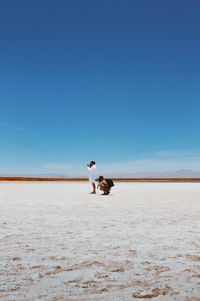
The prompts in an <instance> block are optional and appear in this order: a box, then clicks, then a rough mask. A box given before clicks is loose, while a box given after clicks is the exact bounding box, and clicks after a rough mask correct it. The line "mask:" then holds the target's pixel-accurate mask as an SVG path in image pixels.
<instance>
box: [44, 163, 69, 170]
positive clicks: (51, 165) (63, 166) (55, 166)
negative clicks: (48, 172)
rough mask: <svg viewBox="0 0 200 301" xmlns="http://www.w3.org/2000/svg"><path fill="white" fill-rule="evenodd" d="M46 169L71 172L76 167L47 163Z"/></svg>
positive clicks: (66, 164)
mask: <svg viewBox="0 0 200 301" xmlns="http://www.w3.org/2000/svg"><path fill="white" fill-rule="evenodd" d="M44 167H45V168H48V169H57V170H66V171H67V170H69V169H73V168H74V166H73V165H71V164H68V163H47V164H45V165H44Z"/></svg>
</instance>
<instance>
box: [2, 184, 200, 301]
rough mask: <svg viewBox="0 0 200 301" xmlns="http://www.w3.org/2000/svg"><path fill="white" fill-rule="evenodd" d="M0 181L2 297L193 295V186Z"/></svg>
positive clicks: (197, 279) (197, 293)
mask: <svg viewBox="0 0 200 301" xmlns="http://www.w3.org/2000/svg"><path fill="white" fill-rule="evenodd" d="M89 191H90V184H89V183H84V182H83V183H81V182H80V183H79V182H76V183H46V182H45V183H28V182H27V183H26V182H25V183H5V182H4V183H3V182H1V183H0V209H1V211H0V225H1V228H0V300H3V301H8V300H9V301H11V300H20V301H21V300H28V301H32V300H34V301H35V300H45V301H47V300H48V301H55V300H78V301H79V300H109V301H112V300H113V301H117V300H143V299H145V300H163V301H165V300H167V301H168V300H180V301H182V300H183V301H190V300H194V301H197V300H200V183H116V186H115V187H114V189H113V191H112V194H111V195H109V196H101V195H100V194H99V192H98V194H97V195H90V194H89V193H88V192H89Z"/></svg>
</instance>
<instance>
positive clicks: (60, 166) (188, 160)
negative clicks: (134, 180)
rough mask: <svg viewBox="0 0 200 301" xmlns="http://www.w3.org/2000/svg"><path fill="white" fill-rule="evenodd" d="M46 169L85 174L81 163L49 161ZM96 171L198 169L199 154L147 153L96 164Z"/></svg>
mask: <svg viewBox="0 0 200 301" xmlns="http://www.w3.org/2000/svg"><path fill="white" fill-rule="evenodd" d="M45 167H46V168H48V169H57V170H64V171H66V172H70V174H78V173H80V174H86V173H87V170H86V168H84V166H83V164H68V163H49V164H45ZM97 167H98V172H99V173H101V174H106V173H112V174H113V173H120V174H126V173H137V172H167V171H178V170H183V169H187V170H193V171H200V156H198V153H197V152H180V151H179V152H177V151H162V152H159V151H158V152H155V153H154V155H153V156H152V153H151V154H149V158H148V159H146V158H145V159H138V160H132V161H128V162H127V161H124V162H112V163H103V164H98V160H97Z"/></svg>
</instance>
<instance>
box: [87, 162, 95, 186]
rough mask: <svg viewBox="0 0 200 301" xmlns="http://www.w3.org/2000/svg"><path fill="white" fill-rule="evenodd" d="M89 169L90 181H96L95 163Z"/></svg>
mask: <svg viewBox="0 0 200 301" xmlns="http://www.w3.org/2000/svg"><path fill="white" fill-rule="evenodd" d="M88 171H89V181H90V182H91V183H95V179H96V178H97V171H96V165H93V166H92V167H88Z"/></svg>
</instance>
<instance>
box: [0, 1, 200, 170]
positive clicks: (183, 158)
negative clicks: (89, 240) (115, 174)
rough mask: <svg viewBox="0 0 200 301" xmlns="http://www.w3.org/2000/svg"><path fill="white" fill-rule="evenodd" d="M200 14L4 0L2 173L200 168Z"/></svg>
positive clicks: (0, 30)
mask: <svg viewBox="0 0 200 301" xmlns="http://www.w3.org/2000/svg"><path fill="white" fill-rule="evenodd" d="M199 11H200V2H199V1H198V0H191V1H185V0H182V1H174V0H168V1H160V0H153V1H149V0H140V1H138V0H137V1H136V0H125V1H117V0H115V1H111V0H106V1H104V0H103V1H95V0H93V1H92V0H90V1H89V0H85V1H82V0H73V1H65V0H57V1H55V0H54V1H52V0H42V1H41V0H29V1H27V0H6V1H1V3H0V41H1V47H0V85H1V88H0V102H1V109H0V173H63V174H79V173H80V174H83V173H84V172H85V164H86V163H87V162H88V161H89V160H96V161H97V163H98V165H99V168H100V169H101V168H102V172H103V171H109V170H110V172H112V171H119V170H121V171H122V172H135V171H152V170H154V171H156V170H157V171H162V170H163V171H164V170H172V169H173V170H176V169H183V168H186V169H196V170H200V159H199V150H200V139H199V132H200V59H199V53H200V18H199ZM170 164H171V165H170ZM115 168H116V169H115ZM117 168H119V169H117Z"/></svg>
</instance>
